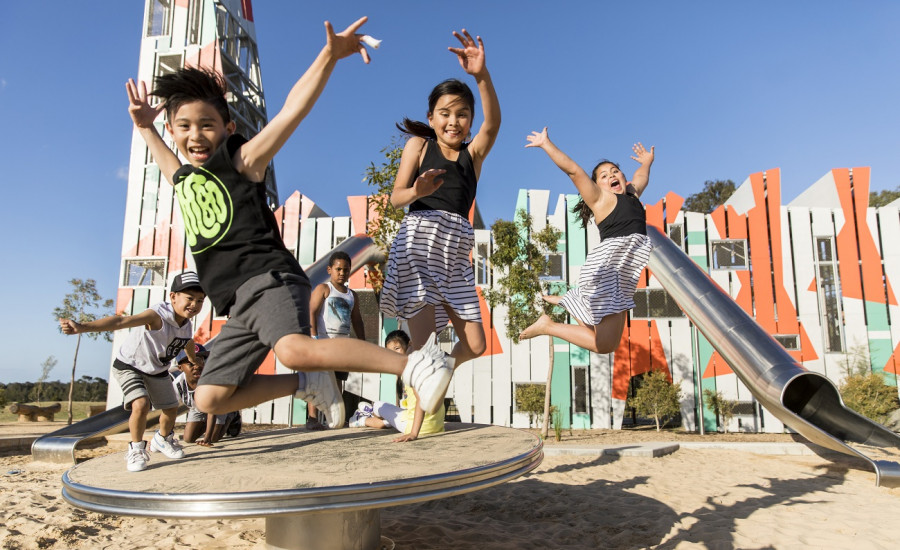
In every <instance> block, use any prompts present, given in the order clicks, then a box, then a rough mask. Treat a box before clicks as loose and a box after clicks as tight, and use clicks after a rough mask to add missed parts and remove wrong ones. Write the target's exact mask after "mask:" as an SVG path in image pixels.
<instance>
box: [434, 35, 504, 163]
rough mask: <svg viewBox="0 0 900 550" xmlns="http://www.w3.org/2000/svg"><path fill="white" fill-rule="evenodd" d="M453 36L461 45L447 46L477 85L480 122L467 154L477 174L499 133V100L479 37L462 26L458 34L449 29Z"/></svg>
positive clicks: (482, 42)
mask: <svg viewBox="0 0 900 550" xmlns="http://www.w3.org/2000/svg"><path fill="white" fill-rule="evenodd" d="M453 36H455V37H456V38H457V39H458V40H459V42H460V44H462V47H461V48H447V49H448V50H450V51H451V52H453V53H454V54H456V56H457V58H458V59H459V64H460V66H461V67H462V68H463V70H464V71H466V73H468V74H470V75H472V76H474V77H475V82H476V84H478V94H479V96H480V98H481V109H482V111H483V115H484V121H483V122H482V123H481V127H480V128H479V129H478V133H477V134H475V137H474V138H472V142H471V143H470V144H469V153H470V154H471V155H472V160H473V162H474V163H475V172H476V174H478V175H480V174H481V162H482V161H483V160H484V158H485V157H486V156H487V155H488V153H490V151H491V148H492V147H493V146H494V142H495V141H496V140H497V134H498V133H499V132H500V101H499V100H498V99H497V92H496V90H494V83H493V81H492V80H491V73H490V72H488V69H487V65H486V64H485V60H484V41H482V40H481V37H480V36H478V37H476V38H475V39H473V38H472V35H470V34H469V32H468V31H467V30H466V29H463V30H462V35H461V34H459V33H458V32H456V31H453ZM476 40H477V43H476ZM473 114H474V113H473Z"/></svg>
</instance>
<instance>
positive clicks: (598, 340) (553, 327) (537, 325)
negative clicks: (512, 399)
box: [519, 311, 626, 353]
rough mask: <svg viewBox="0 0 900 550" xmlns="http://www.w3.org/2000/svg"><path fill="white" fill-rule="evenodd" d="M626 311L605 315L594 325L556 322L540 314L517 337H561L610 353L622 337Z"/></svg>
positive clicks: (523, 338) (524, 338) (570, 341)
mask: <svg viewBox="0 0 900 550" xmlns="http://www.w3.org/2000/svg"><path fill="white" fill-rule="evenodd" d="M625 318H626V312H624V311H623V312H621V313H615V314H613V315H607V316H606V317H604V318H603V319H601V320H600V323H599V324H597V325H595V326H590V325H582V324H579V325H570V324H566V323H556V322H554V321H553V320H552V319H550V317H548V316H547V315H541V316H540V318H539V319H538V320H537V321H535V322H534V323H533V324H532V325H531V326H530V327H528V328H526V329H525V330H523V331H522V332H520V333H519V338H520V339H522V340H527V339H529V338H534V337H535V336H542V335H549V336H553V337H555V338H561V339H563V340H565V341H566V342H569V343H571V344H575V345H576V346H578V347H580V348H584V349H586V350H589V351H593V352H594V353H612V352H613V351H615V350H616V347H618V345H619V341H620V340H621V339H622V331H623V330H624V328H625Z"/></svg>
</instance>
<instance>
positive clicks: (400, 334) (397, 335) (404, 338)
mask: <svg viewBox="0 0 900 550" xmlns="http://www.w3.org/2000/svg"><path fill="white" fill-rule="evenodd" d="M394 340H397V341H399V342H400V343H401V344H403V347H405V348H408V347H409V335H408V334H406V333H405V332H404V331H402V330H400V329H397V330H394V331H391V332H390V333H388V335H387V337H386V338H385V339H384V345H385V346H386V345H388V344H390V343H391V342H393V341H394Z"/></svg>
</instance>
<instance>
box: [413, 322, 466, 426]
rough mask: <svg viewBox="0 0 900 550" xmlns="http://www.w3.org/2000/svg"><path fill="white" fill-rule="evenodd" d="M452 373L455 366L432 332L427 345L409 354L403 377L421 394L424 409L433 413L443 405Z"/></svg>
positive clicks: (420, 398) (420, 402) (420, 400)
mask: <svg viewBox="0 0 900 550" xmlns="http://www.w3.org/2000/svg"><path fill="white" fill-rule="evenodd" d="M452 375H453V366H452V365H451V364H450V363H449V361H448V357H447V355H446V354H445V353H444V352H443V351H441V348H440V347H438V345H437V338H436V336H435V334H434V333H431V336H429V337H428V341H427V342H425V345H424V346H422V348H421V349H417V350H416V351H414V352H412V353H411V354H410V355H409V359H407V361H406V368H405V369H403V375H402V378H403V383H404V384H406V385H407V386H412V387H413V389H415V390H416V393H417V394H419V404H420V405H422V409H424V410H425V412H426V413H428V414H433V413H434V412H435V411H436V410H438V408H440V406H441V401H442V400H443V398H444V394H445V393H447V386H449V385H450V377H451V376H452Z"/></svg>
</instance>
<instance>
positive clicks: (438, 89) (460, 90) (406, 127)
mask: <svg viewBox="0 0 900 550" xmlns="http://www.w3.org/2000/svg"><path fill="white" fill-rule="evenodd" d="M445 95H458V96H459V97H461V98H462V100H463V101H465V102H466V105H468V106H469V110H471V111H472V115H473V116H474V114H475V96H474V95H473V94H472V89H471V88H469V85H468V84H466V83H465V82H463V81H461V80H457V79H455V78H448V79H447V80H445V81H443V82H441V83H440V84H438V85H437V86H435V87H434V89H433V90H431V93H430V94H428V114H429V115H430V114H431V113H433V112H434V106H435V105H437V102H438V100H439V99H440V98H441V96H445ZM397 129H398V130H400V131H401V132H403V133H404V134H408V135H411V136H418V137H420V138H425V139H435V138H436V137H437V134H435V133H434V128H432V127H431V126H429V125H428V123H427V122H419V121H418V120H412V119H410V118H406V117H403V122H402V123H400V124H397Z"/></svg>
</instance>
